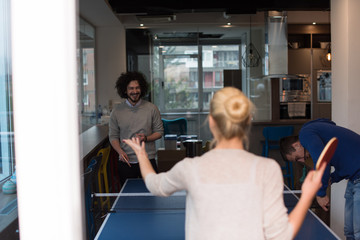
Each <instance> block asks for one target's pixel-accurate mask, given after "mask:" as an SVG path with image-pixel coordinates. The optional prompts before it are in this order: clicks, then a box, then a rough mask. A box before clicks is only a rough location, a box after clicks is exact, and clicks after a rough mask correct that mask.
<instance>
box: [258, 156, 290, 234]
mask: <svg viewBox="0 0 360 240" xmlns="http://www.w3.org/2000/svg"><path fill="white" fill-rule="evenodd" d="M264 175H265V176H264V178H263V186H264V204H263V212H264V224H263V226H264V235H265V238H266V239H291V238H292V234H293V227H292V225H291V224H290V222H289V220H288V214H287V208H286V207H285V204H284V197H283V191H284V183H283V178H282V173H281V169H280V167H279V165H278V164H277V163H276V162H275V161H271V162H270V164H269V166H268V167H267V168H266V171H265V173H264Z"/></svg>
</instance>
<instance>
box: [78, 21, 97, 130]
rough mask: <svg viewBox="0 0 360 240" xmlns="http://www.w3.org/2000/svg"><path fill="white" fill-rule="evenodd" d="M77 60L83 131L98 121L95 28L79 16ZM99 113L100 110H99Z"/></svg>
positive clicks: (81, 127)
mask: <svg viewBox="0 0 360 240" xmlns="http://www.w3.org/2000/svg"><path fill="white" fill-rule="evenodd" d="M79 22H80V25H79V39H78V40H79V42H78V50H77V62H78V95H79V100H78V103H79V106H78V107H79V111H80V116H81V121H80V124H81V125H80V128H79V129H80V130H81V132H84V131H85V130H87V129H88V128H90V127H92V126H94V125H95V124H97V122H98V121H99V118H98V117H99V114H97V109H98V108H99V109H101V107H97V104H96V95H95V28H94V27H93V26H91V25H90V24H89V23H87V22H86V21H84V20H83V19H81V18H80V20H79ZM99 113H100V112H99Z"/></svg>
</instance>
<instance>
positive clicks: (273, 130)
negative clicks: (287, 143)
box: [263, 126, 294, 141]
mask: <svg viewBox="0 0 360 240" xmlns="http://www.w3.org/2000/svg"><path fill="white" fill-rule="evenodd" d="M293 133H294V126H276V127H264V129H263V135H264V137H265V140H268V141H280V139H281V138H283V137H287V136H291V135H293Z"/></svg>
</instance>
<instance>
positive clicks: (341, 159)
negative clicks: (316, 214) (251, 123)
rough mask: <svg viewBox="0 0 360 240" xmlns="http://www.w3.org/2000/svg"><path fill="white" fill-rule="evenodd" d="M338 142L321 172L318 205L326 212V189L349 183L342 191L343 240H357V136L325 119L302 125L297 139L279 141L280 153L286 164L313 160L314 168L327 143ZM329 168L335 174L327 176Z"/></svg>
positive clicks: (359, 225)
mask: <svg viewBox="0 0 360 240" xmlns="http://www.w3.org/2000/svg"><path fill="white" fill-rule="evenodd" d="M333 137H336V138H338V140H339V142H338V146H337V149H336V151H335V153H334V156H333V158H332V159H331V161H330V164H329V165H328V166H327V169H326V170H325V172H324V176H323V178H322V187H321V188H320V190H319V192H318V193H317V196H316V200H317V202H318V203H319V205H320V206H321V207H322V208H323V209H324V210H325V211H328V209H329V206H330V201H329V197H328V196H327V195H326V189H327V187H328V186H329V185H330V184H332V183H337V182H339V181H341V180H343V179H348V180H349V181H348V184H347V187H346V191H345V226H344V233H345V236H346V239H356V240H359V239H360V135H359V134H357V133H355V132H353V131H351V130H349V129H346V128H343V127H340V126H337V125H336V124H335V123H334V122H333V121H330V120H328V119H317V120H313V121H310V122H307V123H306V124H304V126H303V127H302V128H301V130H300V132H299V136H290V137H286V138H283V139H281V141H280V152H281V154H282V156H283V157H284V158H285V159H287V160H289V161H298V162H305V160H306V158H308V157H310V156H311V158H312V160H313V162H314V166H316V162H317V160H318V158H319V156H320V154H321V152H322V150H323V149H324V147H325V145H326V144H327V142H328V141H329V140H330V139H331V138H333ZM331 166H333V167H334V169H335V171H333V172H332V173H330V170H331Z"/></svg>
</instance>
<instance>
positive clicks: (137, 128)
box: [109, 100, 164, 163]
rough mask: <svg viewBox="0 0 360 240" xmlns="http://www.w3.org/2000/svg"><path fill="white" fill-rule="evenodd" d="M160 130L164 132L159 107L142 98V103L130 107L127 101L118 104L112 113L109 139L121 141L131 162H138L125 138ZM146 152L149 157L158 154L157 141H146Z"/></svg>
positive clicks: (121, 145) (151, 157)
mask: <svg viewBox="0 0 360 240" xmlns="http://www.w3.org/2000/svg"><path fill="white" fill-rule="evenodd" d="M154 132H158V133H160V134H161V135H163V133H164V127H163V123H162V121H161V117H160V112H159V109H158V108H157V107H156V106H155V105H154V104H152V103H150V102H148V101H145V100H141V102H140V104H139V105H137V106H135V107H130V106H129V105H128V104H127V103H126V102H123V103H120V104H118V105H116V107H115V109H113V110H112V112H111V114H110V122H109V140H110V142H111V141H112V140H114V139H118V140H119V141H120V147H121V148H122V149H123V150H124V151H125V152H126V154H127V155H128V157H129V161H130V163H137V162H138V160H137V157H136V155H135V153H134V151H133V150H132V149H131V148H130V147H129V146H128V145H127V144H126V143H124V142H122V140H123V139H130V138H132V137H134V136H135V134H137V133H144V134H145V135H146V136H149V135H151V134H153V133H154ZM145 147H146V152H147V154H148V156H149V159H153V158H155V156H156V147H155V142H146V144H145Z"/></svg>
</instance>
